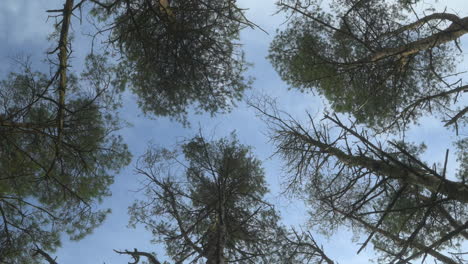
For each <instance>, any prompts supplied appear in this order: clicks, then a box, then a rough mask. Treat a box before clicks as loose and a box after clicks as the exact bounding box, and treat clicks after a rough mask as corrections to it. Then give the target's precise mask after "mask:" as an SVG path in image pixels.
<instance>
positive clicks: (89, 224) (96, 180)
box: [0, 57, 130, 263]
mask: <svg viewBox="0 0 468 264" xmlns="http://www.w3.org/2000/svg"><path fill="white" fill-rule="evenodd" d="M98 60H101V62H100V63H101V65H105V61H103V58H102V57H90V58H89V60H88V62H89V65H90V66H91V65H93V63H97V62H98ZM91 61H93V63H91ZM92 67H93V69H95V70H96V71H97V70H99V69H98V68H96V67H95V65H94V66H92ZM87 72H88V73H89V72H91V71H90V69H89V68H88V69H87ZM106 77H107V76H106V75H104V74H103V75H101V76H100V78H101V82H100V83H99V82H97V78H98V76H90V75H89V74H84V75H83V77H82V78H78V77H76V76H73V75H71V76H70V77H69V81H68V87H69V90H68V94H67V96H68V97H67V98H68V100H67V102H66V105H65V108H66V114H65V120H64V128H63V130H62V131H60V140H59V131H58V128H57V125H56V113H57V104H56V102H57V95H56V92H55V91H56V86H57V84H56V81H53V82H51V81H50V78H47V76H46V75H44V74H42V73H39V72H33V71H31V70H30V68H29V66H28V65H25V68H24V69H23V72H21V73H11V74H9V75H8V76H7V77H6V79H4V80H2V81H1V82H0V104H1V105H2V107H3V108H2V112H1V113H0V122H2V124H3V125H2V126H0V171H1V172H2V176H1V177H0V209H1V210H0V225H1V227H2V229H1V230H0V255H1V257H0V262H2V263H37V261H38V260H37V259H32V258H31V256H32V254H33V253H34V252H33V250H34V249H36V247H39V248H41V249H42V250H44V251H46V252H53V251H54V250H55V249H57V247H58V246H60V234H61V233H62V232H65V233H67V234H68V235H69V237H70V238H71V239H73V240H78V239H81V238H83V237H84V236H85V235H87V234H89V233H91V232H92V230H93V229H94V228H95V227H96V226H98V225H99V224H101V223H102V222H103V221H104V219H105V216H106V215H107V214H108V213H109V212H110V211H109V210H96V208H95V207H96V205H95V204H96V203H99V202H101V201H102V198H104V197H106V196H109V195H110V193H109V189H108V188H109V185H110V184H112V183H113V174H114V173H117V172H118V171H119V170H120V169H121V168H122V167H123V166H125V165H127V164H128V163H129V162H130V153H129V152H128V149H127V146H126V145H125V144H124V143H123V142H122V138H121V137H120V136H117V135H115V133H114V131H115V130H116V129H118V128H119V126H120V125H119V121H118V119H117V117H116V116H115V115H114V114H112V112H111V111H108V110H110V109H115V105H113V104H114V103H111V102H116V101H115V100H111V99H110V98H106V96H110V95H109V94H108V95H106V96H102V97H101V96H100V95H101V94H102V93H104V92H105V89H104V88H103V87H106V85H107V83H106V84H104V82H107V81H106ZM93 81H94V86H93V85H89V86H82V85H83V84H89V83H92V82H93ZM114 99H115V98H114Z"/></svg>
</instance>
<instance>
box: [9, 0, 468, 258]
mask: <svg viewBox="0 0 468 264" xmlns="http://www.w3.org/2000/svg"><path fill="white" fill-rule="evenodd" d="M274 2H275V1H273V0H255V1H248V0H242V1H240V5H241V6H243V7H246V8H249V10H248V11H247V16H248V17H249V18H250V19H251V20H252V21H253V22H255V23H256V24H258V25H259V26H261V27H262V28H263V29H265V30H266V31H267V32H268V33H269V34H265V33H263V32H261V31H259V30H255V31H253V30H250V29H248V30H245V31H244V32H243V34H242V40H241V42H242V43H243V44H244V49H245V52H246V58H247V60H248V61H250V62H252V63H253V64H254V66H253V67H252V68H251V69H250V70H249V74H250V75H251V76H253V77H255V79H256V80H255V83H254V86H253V89H252V90H249V91H248V92H247V93H246V96H247V97H249V96H255V95H258V94H267V95H269V96H271V97H273V98H277V100H278V104H279V106H280V108H281V109H283V110H285V111H286V112H288V113H291V114H292V115H293V116H294V117H297V118H299V119H301V117H303V116H304V113H305V111H306V110H308V111H310V112H311V113H313V114H314V113H320V112H321V111H322V110H323V107H324V105H323V103H322V102H321V99H320V98H317V97H315V96H313V95H312V94H300V93H298V92H296V91H295V90H288V89H287V85H286V84H285V83H284V82H282V81H281V80H280V79H279V77H278V75H277V74H276V72H275V71H274V70H273V68H272V67H271V65H270V64H269V62H268V61H267V60H266V59H265V57H266V56H267V52H268V46H269V43H270V41H271V40H272V38H273V36H274V35H275V30H276V28H277V27H278V26H280V25H281V23H282V22H284V18H283V17H281V16H279V15H276V16H272V14H273V13H274V12H275V11H276V9H275V6H274ZM439 2H441V1H439ZM442 2H445V1H442ZM446 3H447V4H448V3H450V6H449V8H448V11H449V12H450V11H452V9H453V8H456V11H457V12H456V13H459V15H461V16H465V15H467V14H468V2H466V1H463V0H457V1H453V0H451V1H446ZM439 4H444V3H439ZM61 6H62V1H60V0H1V2H0V76H4V74H6V73H7V72H8V71H10V70H11V69H12V65H13V64H12V62H11V59H10V58H11V57H13V56H16V55H18V54H27V55H32V61H33V62H34V65H36V66H37V67H42V66H43V65H42V63H41V61H42V59H43V58H44V51H45V50H46V48H48V47H49V45H50V44H49V43H47V41H46V37H47V35H48V33H49V32H51V30H52V23H50V21H49V23H46V19H47V14H46V12H45V10H47V9H57V8H60V7H61ZM73 29H74V32H75V35H76V40H75V42H74V44H73V47H74V59H73V63H74V68H72V69H74V70H79V69H80V67H81V66H80V63H81V62H82V58H83V56H84V55H85V54H86V53H87V52H89V49H90V45H89V41H90V40H89V38H86V37H83V36H81V34H82V33H86V32H89V30H88V29H87V27H86V22H84V24H83V25H80V24H79V23H78V20H77V19H74V20H73ZM467 43H468V39H467V38H466V37H464V38H463V39H462V45H463V46H465V47H467V46H466V44H467ZM463 56H465V54H463ZM41 65H42V66H41ZM466 65H467V64H466V62H463V64H462V67H463V66H466ZM465 69H466V67H465ZM464 100H465V101H464V102H465V103H466V102H467V100H466V97H465V99H464ZM120 114H121V118H122V119H124V120H127V121H129V122H131V123H132V126H131V127H128V128H125V129H123V130H122V131H121V132H120V133H121V134H122V135H123V137H124V139H125V141H126V143H127V144H128V145H129V148H130V150H131V152H132V153H133V156H134V161H133V162H132V164H131V165H130V166H128V167H127V168H126V169H124V170H123V171H122V172H121V173H120V174H119V175H116V177H115V183H114V185H112V187H111V190H112V194H113V195H112V196H111V197H109V198H107V199H106V200H105V201H104V202H103V204H102V205H101V206H102V207H103V208H111V209H112V214H111V215H110V216H109V217H108V219H107V220H106V221H105V223H104V224H103V225H102V226H100V227H98V228H97V229H96V230H95V231H94V233H93V234H91V235H90V236H88V237H86V238H84V239H83V240H81V241H78V242H71V241H68V240H67V239H66V238H64V240H63V241H64V243H63V247H62V248H61V249H59V250H58V252H56V254H55V255H56V256H57V261H58V262H59V263H60V264H78V263H80V264H81V263H99V264H101V263H107V264H117V263H127V262H128V261H129V260H130V259H128V258H127V257H126V256H119V255H117V254H115V253H114V252H113V251H112V250H113V249H118V250H122V249H133V248H138V249H139V250H142V251H155V252H157V253H158V255H160V256H162V255H163V247H162V246H161V245H154V244H151V243H150V240H151V238H152V237H151V235H150V233H149V232H147V231H146V230H145V229H144V227H143V226H140V227H138V228H136V229H130V228H127V223H128V218H129V217H128V215H127V207H128V206H129V205H130V204H131V203H132V202H133V201H134V200H135V199H136V198H137V197H138V196H139V195H138V193H136V192H135V191H136V190H137V189H138V187H139V182H140V180H141V178H139V176H137V175H135V174H134V162H135V160H136V158H137V157H138V156H139V155H141V154H143V152H144V151H145V149H146V146H147V145H148V143H149V142H153V143H156V144H158V145H162V146H167V147H171V146H174V145H175V144H176V143H177V142H179V141H181V140H183V139H185V138H188V137H191V136H193V135H195V134H196V133H197V131H198V129H199V128H202V129H203V131H204V132H205V133H207V134H214V135H215V137H223V136H226V135H228V134H229V133H230V132H231V131H233V130H236V131H237V135H238V137H239V140H240V141H241V142H242V143H243V144H246V145H251V146H253V151H254V153H255V154H256V156H257V157H258V158H260V159H261V160H262V161H263V166H264V167H265V170H266V175H267V179H268V183H269V184H270V189H271V191H272V192H271V194H269V196H268V199H270V201H272V202H274V203H275V204H276V206H277V208H278V209H279V210H280V211H281V213H282V215H283V219H284V221H285V223H286V224H291V225H304V224H305V223H306V219H307V208H306V207H304V206H303V205H302V203H301V202H299V201H291V200H288V199H287V198H285V197H283V196H281V195H280V192H281V188H280V182H281V177H282V176H284V175H285V172H284V171H283V170H282V169H281V165H282V163H281V161H280V160H279V159H277V158H276V157H273V158H271V157H270V156H271V154H272V153H273V148H272V146H271V144H270V143H269V142H268V138H267V137H266V136H265V134H266V133H267V130H266V127H265V125H264V124H263V123H262V121H261V120H260V119H258V118H257V117H256V115H255V111H254V110H253V109H251V108H248V107H247V106H246V104H245V103H243V102H241V103H239V105H238V107H237V108H235V109H234V110H233V111H232V112H231V113H229V114H224V115H218V116H217V117H215V118H211V117H210V116H208V115H194V116H191V117H190V120H191V123H192V127H191V128H186V127H183V126H182V125H181V124H179V123H176V122H172V121H170V120H168V119H167V118H156V119H154V118H153V119H149V118H147V117H145V116H144V115H143V114H142V112H141V111H140V110H139V109H138V108H137V106H136V103H135V97H134V96H133V95H132V94H130V93H125V96H124V106H123V108H122V109H121V110H120ZM407 136H408V138H409V139H410V140H413V141H415V142H422V141H424V142H426V144H427V145H428V151H427V153H426V155H425V156H424V157H425V158H426V160H428V161H429V162H441V161H442V160H443V159H444V155H445V149H447V148H451V147H452V146H451V144H450V142H452V141H453V140H454V135H453V133H451V132H447V131H446V130H445V129H444V128H443V127H442V125H441V123H440V121H438V120H436V119H433V118H424V119H423V121H422V125H421V126H420V127H415V128H413V129H412V130H410V131H409V132H408V134H407ZM465 136H466V131H465ZM455 167H456V164H455V161H454V158H453V156H452V157H451V159H450V162H449V172H450V171H452V172H453V170H454V168H455ZM317 236H318V238H319V239H318V240H319V241H320V243H323V245H324V248H325V250H326V252H328V253H329V256H330V257H331V258H333V259H335V260H337V261H338V262H339V263H350V264H354V263H355V264H358V263H370V262H368V261H367V260H368V259H369V257H371V256H373V252H372V250H371V249H370V247H369V248H368V249H366V250H365V251H364V252H361V254H359V255H356V254H355V253H356V251H357V249H358V247H359V246H358V245H357V244H356V243H354V242H352V238H353V235H352V234H351V233H350V232H348V231H346V230H344V229H343V230H339V232H337V234H336V235H335V236H333V237H332V238H330V239H326V238H324V237H321V236H320V235H317Z"/></svg>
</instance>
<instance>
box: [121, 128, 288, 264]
mask: <svg viewBox="0 0 468 264" xmlns="http://www.w3.org/2000/svg"><path fill="white" fill-rule="evenodd" d="M181 152H182V154H183V156H182V157H180V156H179V154H180V153H177V151H176V150H175V151H170V150H167V149H158V148H151V149H150V150H148V152H147V153H146V154H145V155H144V156H143V157H141V158H140V162H139V166H138V168H137V172H138V173H139V174H143V175H145V176H146V177H147V181H148V182H147V183H145V184H144V185H145V186H146V187H145V189H146V190H145V194H146V197H147V198H146V200H143V201H140V202H137V203H135V204H134V205H133V206H132V207H131V208H130V211H129V213H130V215H131V216H132V220H131V223H132V224H133V225H136V224H140V223H141V224H144V225H145V226H146V228H147V229H148V231H150V232H152V234H154V236H155V239H154V241H160V242H164V243H165V245H166V250H167V254H168V255H169V256H171V258H173V260H174V261H175V262H176V263H180V262H184V261H195V260H198V259H205V260H206V263H227V262H232V261H234V262H236V261H246V262H258V261H261V260H262V259H264V258H267V257H268V253H270V251H271V250H273V249H274V244H273V243H272V241H274V239H275V236H276V234H275V232H278V230H276V229H278V228H279V226H278V223H277V222H278V218H279V217H278V215H277V214H276V212H275V210H274V209H273V206H272V205H270V204H268V203H267V202H265V201H264V200H263V196H264V195H265V194H266V192H267V187H266V183H265V179H264V172H263V169H262V168H261V166H260V161H259V160H258V159H256V158H255V157H253V156H252V154H251V151H250V149H249V148H248V147H246V146H243V145H241V144H239V142H238V141H237V139H236V138H235V137H234V136H231V137H230V138H223V139H220V140H217V141H213V142H206V141H205V139H204V138H202V137H195V138H193V139H191V140H189V141H188V142H186V143H185V144H183V145H182V146H181ZM270 247H271V248H270ZM263 262H264V261H263Z"/></svg>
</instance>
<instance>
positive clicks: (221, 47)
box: [92, 0, 254, 121]
mask: <svg viewBox="0 0 468 264" xmlns="http://www.w3.org/2000/svg"><path fill="white" fill-rule="evenodd" d="M92 2H94V3H96V8H95V9H94V10H93V13H94V14H95V15H96V16H97V17H98V18H99V19H100V20H104V21H106V24H105V26H103V31H107V32H109V31H110V36H109V40H108V42H109V43H110V44H111V45H112V47H115V48H116V50H117V51H118V55H117V56H118V58H119V61H120V65H121V67H122V72H124V73H125V74H126V76H127V78H128V81H129V83H130V85H129V86H130V88H131V89H132V90H133V91H134V92H135V93H136V94H137V95H138V103H139V105H140V106H141V107H142V109H143V110H144V111H145V112H146V113H152V114H155V115H158V116H169V117H173V118H176V119H179V120H182V121H186V119H185V117H186V114H187V113H188V112H187V111H188V109H187V108H188V107H189V106H195V108H194V110H195V111H196V112H200V111H206V112H209V113H211V114H214V113H216V112H219V111H228V110H230V109H231V108H232V106H233V104H234V103H235V102H236V101H238V100H239V99H240V98H241V97H242V94H243V91H244V90H245V89H246V88H248V87H249V86H250V81H249V79H246V78H245V77H244V71H245V69H246V66H247V65H246V63H245V61H244V54H243V51H242V50H241V45H240V43H238V42H237V41H238V39H239V33H240V30H241V29H242V28H243V27H246V26H250V27H253V26H254V25H253V24H252V23H251V22H249V21H248V20H247V19H246V17H245V16H244V13H243V10H242V9H241V8H239V7H237V5H236V1H230V0H208V1H199V0H178V1H167V0H159V1H157V0H151V1H146V0H139V1H127V0H125V1H124V0H108V1H103V2H97V1H92Z"/></svg>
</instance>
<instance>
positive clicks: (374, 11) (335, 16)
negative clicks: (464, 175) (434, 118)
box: [269, 0, 468, 129]
mask: <svg viewBox="0 0 468 264" xmlns="http://www.w3.org/2000/svg"><path fill="white" fill-rule="evenodd" d="M411 2H413V1H377V0H375V1H371V0H369V1H358V0H349V1H346V0H345V1H342V0H333V1H330V6H329V7H324V6H323V5H321V4H320V3H321V1H301V0H290V1H279V3H278V4H279V6H280V8H281V10H283V11H285V12H287V13H290V14H291V16H292V18H291V20H290V22H289V23H288V26H287V28H286V29H284V30H282V31H280V32H279V34H278V35H277V36H276V37H275V40H274V41H273V42H272V44H271V47H270V56H269V58H270V60H271V62H272V65H273V66H274V67H275V68H276V69H277V71H278V73H279V74H280V75H281V77H282V78H283V79H284V80H285V81H287V82H288V83H290V84H291V86H292V87H293V88H297V89H300V90H301V91H307V90H310V89H313V90H314V91H317V92H318V93H319V94H321V95H323V96H324V97H325V98H326V99H328V101H329V102H330V104H331V107H332V109H333V110H334V111H337V112H341V113H350V114H352V115H354V116H355V118H356V119H357V121H358V122H360V123H366V124H368V125H370V126H372V127H374V128H380V129H382V128H405V127H406V125H407V124H408V123H412V122H416V121H417V120H418V118H419V117H420V116H421V115H423V114H425V113H427V112H430V113H431V112H436V113H441V116H442V118H443V119H444V120H447V122H448V125H450V124H453V123H455V122H456V121H457V119H459V118H461V117H462V116H463V113H465V112H466V111H467V109H466V108H465V109H459V110H458V111H461V112H460V113H462V114H460V115H457V114H458V113H459V112H458V111H457V109H456V107H455V109H454V108H451V107H450V106H451V103H452V102H453V101H456V100H457V97H458V95H459V94H460V93H462V92H465V91H467V88H466V85H463V83H462V82H461V79H457V76H458V73H457V72H456V61H457V60H456V57H457V53H458V51H456V50H455V49H456V48H457V47H458V48H459V46H458V44H457V41H458V38H459V37H460V36H462V35H464V34H466V33H467V32H468V31H466V25H467V21H468V18H462V17H458V16H457V15H456V14H452V13H448V12H444V13H432V14H423V15H421V16H419V15H418V14H416V18H415V15H414V14H413V13H412V12H411V9H410V7H411V6H412V5H414V3H411ZM416 2H417V1H416ZM452 118H455V120H451V119H452Z"/></svg>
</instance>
